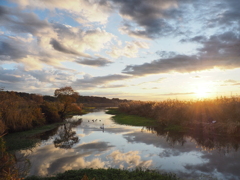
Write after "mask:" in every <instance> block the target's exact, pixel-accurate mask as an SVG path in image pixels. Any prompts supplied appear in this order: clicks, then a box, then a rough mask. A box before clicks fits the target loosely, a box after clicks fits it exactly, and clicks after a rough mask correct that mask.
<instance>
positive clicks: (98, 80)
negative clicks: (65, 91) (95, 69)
mask: <svg viewBox="0 0 240 180" xmlns="http://www.w3.org/2000/svg"><path fill="white" fill-rule="evenodd" d="M130 78H132V77H131V76H128V75H121V74H110V75H107V76H96V77H92V76H90V75H85V76H84V78H83V79H77V80H76V81H75V82H73V84H72V86H76V87H78V88H83V89H92V88H94V87H97V86H101V85H106V84H108V83H111V82H115V81H121V80H126V79H130Z"/></svg>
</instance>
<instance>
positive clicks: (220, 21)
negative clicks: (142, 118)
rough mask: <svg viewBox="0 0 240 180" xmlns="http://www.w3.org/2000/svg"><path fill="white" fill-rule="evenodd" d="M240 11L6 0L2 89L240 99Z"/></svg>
mask: <svg viewBox="0 0 240 180" xmlns="http://www.w3.org/2000/svg"><path fill="white" fill-rule="evenodd" d="M239 9H240V2H239V1H238V0H228V1H225V0H219V1H210V2H209V1H207V0H203V1H201V2H199V1H180V0H167V1H165V0H163V1H155V0H132V1H123V0H92V1H88V0H79V1H65V0H58V1H55V0H48V1H44V3H43V2H42V1H41V0H35V1H32V0H24V1H19V0H2V1H1V2H0V24H1V26H0V88H1V89H4V90H6V91H20V92H28V93H37V94H42V95H53V92H54V90H55V89H56V88H60V87H63V86H71V87H72V88H73V89H74V90H76V91H77V92H79V93H80V95H87V96H100V97H107V98H121V99H136V100H158V101H161V100H165V99H169V98H170V99H171V98H178V99H192V98H205V97H215V96H229V95H230V94H234V95H239V92H240V76H239V74H240V63H239V62H240V55H239V48H238V47H239V44H240V33H239V32H240V28H239V27H240V13H239ZM226 27H227V28H226ZM198 83H200V84H201V83H203V84H211V88H210V87H207V86H204V87H201V86H199V85H198ZM212 89H214V91H213V90H212Z"/></svg>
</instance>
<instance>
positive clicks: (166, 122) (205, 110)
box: [118, 97, 240, 135]
mask: <svg viewBox="0 0 240 180" xmlns="http://www.w3.org/2000/svg"><path fill="white" fill-rule="evenodd" d="M118 108H119V111H121V112H122V113H127V114H131V115H138V116H142V117H147V118H152V119H155V121H156V123H157V124H158V125H160V126H163V127H171V126H181V127H187V128H198V127H200V126H201V127H204V128H206V130H209V131H212V132H213V133H218V134H221V133H225V134H231V135H236V133H237V132H239V131H240V98H239V97H228V98H227V97H218V98H216V99H204V100H196V101H180V100H166V101H162V102H153V101H148V102H143V101H132V102H127V103H122V104H120V105H119V107H118Z"/></svg>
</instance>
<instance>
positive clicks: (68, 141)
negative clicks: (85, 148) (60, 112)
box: [53, 119, 82, 149]
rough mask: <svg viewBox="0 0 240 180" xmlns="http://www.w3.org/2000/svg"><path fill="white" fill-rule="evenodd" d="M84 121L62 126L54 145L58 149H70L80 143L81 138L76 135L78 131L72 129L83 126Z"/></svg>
mask: <svg viewBox="0 0 240 180" xmlns="http://www.w3.org/2000/svg"><path fill="white" fill-rule="evenodd" d="M81 123H82V119H79V120H78V121H74V122H69V123H65V124H64V125H63V126H61V127H60V128H59V130H58V132H57V137H55V139H54V141H53V143H54V146H55V147H56V148H65V149H69V148H72V146H73V145H74V144H76V143H78V142H79V137H78V136H77V135H76V131H73V130H72V128H73V127H76V126H79V125H81Z"/></svg>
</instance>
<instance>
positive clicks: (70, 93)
mask: <svg viewBox="0 0 240 180" xmlns="http://www.w3.org/2000/svg"><path fill="white" fill-rule="evenodd" d="M54 96H55V97H57V100H58V101H59V102H60V103H62V107H61V109H60V111H59V114H60V117H61V119H62V120H65V118H66V115H67V114H68V113H69V112H71V111H72V110H73V109H74V108H75V107H76V105H74V104H73V103H75V102H76V101H77V98H78V97H79V93H78V92H75V91H74V90H73V89H72V87H71V86H66V87H62V88H59V89H56V90H55V92H54Z"/></svg>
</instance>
